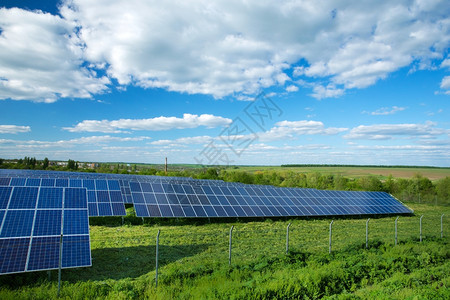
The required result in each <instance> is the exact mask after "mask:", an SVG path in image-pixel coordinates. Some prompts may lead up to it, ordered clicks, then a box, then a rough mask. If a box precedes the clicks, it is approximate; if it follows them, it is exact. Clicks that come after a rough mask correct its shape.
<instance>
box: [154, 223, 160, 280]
mask: <svg viewBox="0 0 450 300" xmlns="http://www.w3.org/2000/svg"><path fill="white" fill-rule="evenodd" d="M159 233H160V230H159V229H158V234H157V235H156V263H155V286H156V287H158V267H159V265H158V255H159Z"/></svg>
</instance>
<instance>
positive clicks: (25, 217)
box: [0, 210, 34, 238]
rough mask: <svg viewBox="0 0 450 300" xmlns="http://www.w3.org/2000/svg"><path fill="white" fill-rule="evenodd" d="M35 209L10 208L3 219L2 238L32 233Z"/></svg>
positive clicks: (25, 235) (24, 235)
mask: <svg viewBox="0 0 450 300" xmlns="http://www.w3.org/2000/svg"><path fill="white" fill-rule="evenodd" d="M33 218H34V210H8V211H7V212H6V215H5V219H4V221H3V225H2V229H1V232H0V238H3V237H27V236H30V235H31V229H32V226H33Z"/></svg>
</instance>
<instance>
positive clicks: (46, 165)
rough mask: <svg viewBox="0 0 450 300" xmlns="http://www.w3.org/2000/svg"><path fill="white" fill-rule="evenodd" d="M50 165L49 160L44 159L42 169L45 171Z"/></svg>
mask: <svg viewBox="0 0 450 300" xmlns="http://www.w3.org/2000/svg"><path fill="white" fill-rule="evenodd" d="M48 165H49V161H48V158H47V157H46V158H44V161H43V162H42V168H43V169H44V170H45V169H47V168H48Z"/></svg>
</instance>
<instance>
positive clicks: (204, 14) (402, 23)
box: [61, 0, 450, 98]
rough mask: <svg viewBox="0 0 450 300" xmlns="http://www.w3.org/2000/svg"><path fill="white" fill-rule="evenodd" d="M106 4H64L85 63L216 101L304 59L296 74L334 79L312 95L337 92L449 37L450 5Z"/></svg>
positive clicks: (420, 58) (278, 77)
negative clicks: (76, 29) (76, 30)
mask: <svg viewBox="0 0 450 300" xmlns="http://www.w3.org/2000/svg"><path fill="white" fill-rule="evenodd" d="M109 4H110V2H109V1H107V0H100V1H89V0H74V1H66V2H65V4H64V5H63V8H62V10H61V13H62V15H63V16H64V17H65V18H66V19H67V20H69V21H73V22H76V23H77V25H78V26H79V28H80V34H79V36H80V38H81V39H82V40H83V42H84V43H86V48H85V53H84V54H85V58H86V59H87V60H89V61H91V62H93V63H95V64H101V65H105V66H107V67H106V71H107V73H108V74H109V76H110V77H112V78H115V79H117V80H118V81H119V83H121V84H124V85H127V84H132V83H134V84H137V85H139V86H142V87H158V88H166V89H168V90H171V91H179V92H186V93H201V94H210V95H213V96H215V97H223V96H225V95H230V94H240V93H244V94H246V93H247V94H248V93H250V94H251V93H254V92H256V91H257V90H259V89H261V88H265V87H269V86H274V85H278V84H284V83H285V82H286V81H287V80H288V77H287V75H286V70H288V69H289V68H291V67H292V65H294V64H295V63H297V62H298V61H301V60H302V59H303V60H305V61H306V62H307V66H306V67H304V68H302V67H297V68H296V69H295V71H294V75H296V76H299V75H303V76H307V77H310V78H316V77H322V78H325V80H326V81H328V82H325V83H324V84H322V85H320V86H317V87H316V88H315V90H314V91H313V96H315V97H316V98H323V97H337V96H340V95H342V94H343V93H344V90H345V89H349V88H364V87H367V86H369V85H372V84H374V83H375V82H376V81H377V80H379V79H383V78H386V77H387V76H388V74H389V73H391V72H393V71H396V70H398V69H399V68H402V67H405V66H408V65H410V64H411V63H413V62H418V63H420V64H427V62H428V61H430V60H432V59H436V58H441V57H442V54H443V53H444V52H445V50H446V49H447V47H448V43H449V41H450V34H449V30H448V29H449V26H450V22H449V20H448V18H447V16H448V15H449V13H450V8H449V6H448V4H447V3H446V1H434V2H432V3H427V4H428V5H427V6H426V7H425V6H424V5H423V3H422V1H416V2H412V3H411V2H410V1H402V2H392V1H388V0H386V1H378V2H377V3H376V4H374V3H366V2H361V3H357V4H355V3H349V2H344V1H342V2H336V1H331V0H330V1H321V2H319V3H315V4H314V5H311V4H310V3H308V2H304V1H277V2H261V1H256V0H255V1H245V2H242V1H214V2H211V1H206V0H204V1H202V0H198V1H193V2H176V3H174V2H172V1H164V2H161V1H139V0H122V1H116V2H115V4H114V5H109ZM69 7H70V8H69ZM168 37H170V38H168ZM330 84H331V85H330Z"/></svg>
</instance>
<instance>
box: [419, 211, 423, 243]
mask: <svg viewBox="0 0 450 300" xmlns="http://www.w3.org/2000/svg"><path fill="white" fill-rule="evenodd" d="M422 218H423V215H421V216H420V221H419V222H420V242H421V243H422Z"/></svg>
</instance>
